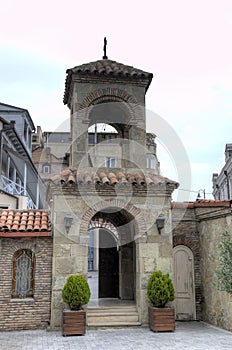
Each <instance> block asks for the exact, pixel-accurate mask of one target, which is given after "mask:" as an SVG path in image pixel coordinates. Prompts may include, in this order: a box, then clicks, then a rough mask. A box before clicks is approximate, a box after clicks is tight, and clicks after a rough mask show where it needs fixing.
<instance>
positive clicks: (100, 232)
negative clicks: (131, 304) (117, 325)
mask: <svg viewBox="0 0 232 350" xmlns="http://www.w3.org/2000/svg"><path fill="white" fill-rule="evenodd" d="M88 282H89V285H90V290H91V299H98V298H119V245H118V242H117V238H116V237H115V236H114V234H113V232H111V231H109V230H107V229H102V228H95V229H91V230H89V246H88Z"/></svg>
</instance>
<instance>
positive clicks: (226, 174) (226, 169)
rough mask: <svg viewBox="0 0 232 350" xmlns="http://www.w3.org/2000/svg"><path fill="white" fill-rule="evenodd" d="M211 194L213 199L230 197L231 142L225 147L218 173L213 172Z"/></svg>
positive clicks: (231, 196) (231, 187) (231, 174)
mask: <svg viewBox="0 0 232 350" xmlns="http://www.w3.org/2000/svg"><path fill="white" fill-rule="evenodd" d="M212 181H213V196H214V198H215V199H221V200H226V199H228V200H230V199H232V144H231V143H227V144H226V148H225V165H224V166H223V168H222V170H221V172H220V174H219V175H218V173H214V174H213V178H212Z"/></svg>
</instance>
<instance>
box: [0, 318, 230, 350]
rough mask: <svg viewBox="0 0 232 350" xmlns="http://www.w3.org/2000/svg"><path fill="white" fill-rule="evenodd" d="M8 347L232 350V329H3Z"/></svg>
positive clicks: (0, 343) (2, 342) (2, 343)
mask: <svg viewBox="0 0 232 350" xmlns="http://www.w3.org/2000/svg"><path fill="white" fill-rule="evenodd" d="M0 349H1V350H2V349H4V350H11V349H12V350H13V349H14V350H74V349H75V350H77V349H78V350H82V349H83V350H84V349H85V350H87V349H95V350H96V349H99V350H111V349H112V350H113V349H117V350H130V349H131V350H139V349H145V350H149V349H152V350H173V349H178V350H186V349H188V350H231V349H232V333H230V332H227V331H223V330H220V329H218V328H215V327H212V326H209V325H207V324H204V323H201V322H188V323H181V322H179V323H177V327H176V331H175V332H173V333H153V332H151V331H150V330H149V329H148V328H136V329H135V328H134V329H125V328H124V329H105V330H103V329H102V330H87V333H86V335H85V336H71V337H63V336H62V335H61V332H46V331H43V330H35V331H7V332H0Z"/></svg>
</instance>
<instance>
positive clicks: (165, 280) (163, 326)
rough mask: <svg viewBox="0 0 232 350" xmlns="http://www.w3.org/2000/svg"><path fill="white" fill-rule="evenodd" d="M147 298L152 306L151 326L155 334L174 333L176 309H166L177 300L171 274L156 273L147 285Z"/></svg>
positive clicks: (150, 309)
mask: <svg viewBox="0 0 232 350" xmlns="http://www.w3.org/2000/svg"><path fill="white" fill-rule="evenodd" d="M147 297H148V299H149V301H150V302H151V304H152V305H149V307H148V316H149V326H150V329H151V330H152V331H153V332H162V331H174V330H175V312H174V308H172V307H166V304H167V303H168V302H171V301H173V300H174V299H175V290H174V286H173V283H172V280H171V278H170V277H169V274H168V273H167V274H163V273H162V272H161V271H159V270H158V271H154V272H153V273H152V274H151V276H150V278H149V280H148V284H147Z"/></svg>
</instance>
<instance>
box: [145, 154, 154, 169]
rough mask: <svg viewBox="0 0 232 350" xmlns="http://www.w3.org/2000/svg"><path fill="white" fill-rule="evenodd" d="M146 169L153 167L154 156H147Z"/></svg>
mask: <svg viewBox="0 0 232 350" xmlns="http://www.w3.org/2000/svg"><path fill="white" fill-rule="evenodd" d="M147 169H155V158H154V157H152V156H147Z"/></svg>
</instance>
